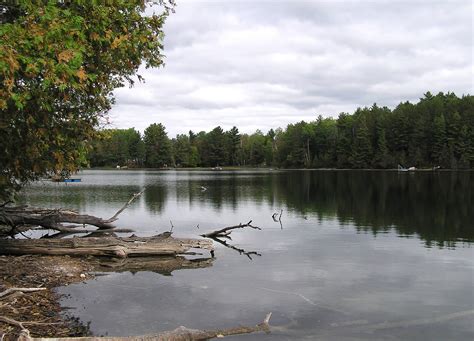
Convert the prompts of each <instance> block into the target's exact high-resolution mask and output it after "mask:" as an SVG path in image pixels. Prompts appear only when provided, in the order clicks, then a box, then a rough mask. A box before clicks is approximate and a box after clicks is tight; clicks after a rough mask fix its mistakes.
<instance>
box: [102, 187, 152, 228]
mask: <svg viewBox="0 0 474 341" xmlns="http://www.w3.org/2000/svg"><path fill="white" fill-rule="evenodd" d="M143 192H145V189H142V190H141V191H140V192H138V193H134V194H133V195H132V197H131V198H130V200H129V201H127V202H126V203H125V205H123V207H122V208H121V209H119V210H118V211H117V213H115V214H114V215H113V216H112V217H110V218H109V219H107V222H109V223H111V222H114V221H116V220H117V219H118V218H117V217H118V216H119V214H120V213H122V212H123V211H124V210H125V209H126V208H127V207H128V206H130V205H131V204H132V202H133V201H134V200H135V199H137V198H138V197H139V196H140V195H142V194H143Z"/></svg>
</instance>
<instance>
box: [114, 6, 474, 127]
mask: <svg viewBox="0 0 474 341" xmlns="http://www.w3.org/2000/svg"><path fill="white" fill-rule="evenodd" d="M165 33H166V38H165V54H166V56H167V57H166V66H165V67H164V68H160V69H147V70H145V69H143V70H141V72H140V73H141V74H142V75H143V76H144V77H145V79H146V83H145V84H137V85H136V86H135V87H134V88H132V89H129V88H122V89H118V90H117V91H116V97H117V103H116V105H115V106H114V108H113V109H112V111H111V119H112V122H113V124H114V125H115V126H116V127H132V126H134V127H136V128H137V129H139V130H144V129H145V128H146V127H147V126H148V125H149V124H151V123H154V122H161V123H163V124H164V125H165V126H166V127H167V128H168V131H169V132H170V135H172V136H174V135H175V134H176V133H180V132H186V131H188V130H189V129H193V130H209V129H211V128H213V127H215V126H217V125H221V126H223V127H224V128H230V127H231V126H233V125H236V126H237V127H239V128H240V130H241V131H244V132H252V131H254V130H255V129H256V128H260V129H262V130H264V131H265V130H267V129H269V128H271V127H273V128H274V127H278V126H285V125H286V124H288V123H291V122H296V121H300V120H302V119H304V120H311V119H314V118H315V117H316V116H317V115H319V114H322V115H323V116H337V115H338V114H339V112H341V111H348V112H352V111H354V110H355V109H356V108H357V107H358V106H366V105H371V104H372V103H374V102H377V103H378V104H380V105H387V106H392V107H393V106H394V105H396V104H397V103H399V102H400V101H405V100H412V101H414V100H415V101H416V100H417V99H418V98H420V97H422V96H423V93H425V92H426V91H432V92H438V91H454V92H456V93H457V94H458V95H462V94H467V93H472V89H473V84H472V67H473V62H472V46H473V44H472V38H473V37H472V3H471V1H469V0H459V1H256V0H252V1H190V0H186V1H185V0H181V1H178V7H177V9H176V13H175V14H173V15H172V16H170V17H169V19H168V21H167V23H166V26H165Z"/></svg>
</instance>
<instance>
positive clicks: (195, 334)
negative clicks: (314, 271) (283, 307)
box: [18, 313, 272, 341]
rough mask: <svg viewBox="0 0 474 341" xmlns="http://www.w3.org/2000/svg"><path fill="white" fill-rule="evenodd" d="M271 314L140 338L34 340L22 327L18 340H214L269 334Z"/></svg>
mask: <svg viewBox="0 0 474 341" xmlns="http://www.w3.org/2000/svg"><path fill="white" fill-rule="evenodd" d="M271 316H272V313H269V314H267V316H265V319H264V320H263V322H262V323H259V324H257V325H256V326H239V327H234V328H227V329H215V330H199V329H189V328H186V327H183V326H181V327H178V328H176V329H175V330H171V331H165V332H162V333H157V334H147V335H140V336H122V337H114V336H102V337H99V336H90V337H53V338H35V337H31V336H30V334H29V331H28V329H26V328H24V327H22V333H21V335H20V337H19V338H18V340H20V341H144V340H146V341H200V340H201V341H203V340H209V339H214V338H223V337H225V336H231V335H241V334H250V333H259V332H265V333H267V334H268V333H270V324H269V322H270V318H271Z"/></svg>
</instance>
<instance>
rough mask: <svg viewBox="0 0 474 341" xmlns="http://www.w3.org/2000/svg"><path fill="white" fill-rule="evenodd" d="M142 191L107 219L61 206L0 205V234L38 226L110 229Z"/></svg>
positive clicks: (64, 228)
mask: <svg viewBox="0 0 474 341" xmlns="http://www.w3.org/2000/svg"><path fill="white" fill-rule="evenodd" d="M143 192H144V190H142V191H140V192H138V193H134V194H133V195H132V197H131V198H130V200H128V201H127V202H126V203H125V205H123V206H122V207H121V208H120V209H119V210H118V211H117V212H116V213H115V214H114V215H113V216H112V217H110V218H109V219H103V218H99V217H95V216H92V215H88V214H79V213H78V212H76V211H73V210H66V209H62V208H59V209H44V208H34V207H28V206H15V207H11V206H0V234H5V235H8V234H10V235H15V234H17V233H22V232H25V231H28V230H30V229H37V228H38V227H40V228H43V229H50V230H56V231H60V232H74V231H75V229H76V228H78V227H85V226H86V225H91V226H95V227H97V228H99V229H107V230H111V229H114V228H115V227H116V226H115V225H114V224H113V222H114V221H116V220H117V219H118V216H119V215H120V213H122V212H123V211H124V210H125V209H126V208H127V207H128V206H130V205H131V204H132V202H133V201H134V200H135V199H137V198H138V197H140V195H142V193H143ZM65 224H68V225H65ZM71 224H72V225H71ZM87 231H90V230H87ZM80 232H82V233H83V232H85V231H81V230H78V233H80Z"/></svg>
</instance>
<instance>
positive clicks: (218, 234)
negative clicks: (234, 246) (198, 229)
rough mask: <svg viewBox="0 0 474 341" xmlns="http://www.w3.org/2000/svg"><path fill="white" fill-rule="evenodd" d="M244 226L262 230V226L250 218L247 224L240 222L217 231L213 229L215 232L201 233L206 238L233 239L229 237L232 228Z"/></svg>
mask: <svg viewBox="0 0 474 341" xmlns="http://www.w3.org/2000/svg"><path fill="white" fill-rule="evenodd" d="M244 227H250V228H253V229H256V230H261V228H260V227H258V226H253V225H252V220H250V221H249V222H248V223H247V224H242V223H240V224H239V225H235V226H229V227H224V228H223V229H220V230H216V231H213V232H209V233H204V234H201V237H204V238H229V239H231V238H230V237H229V235H230V233H231V232H232V230H235V229H242V228H244Z"/></svg>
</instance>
